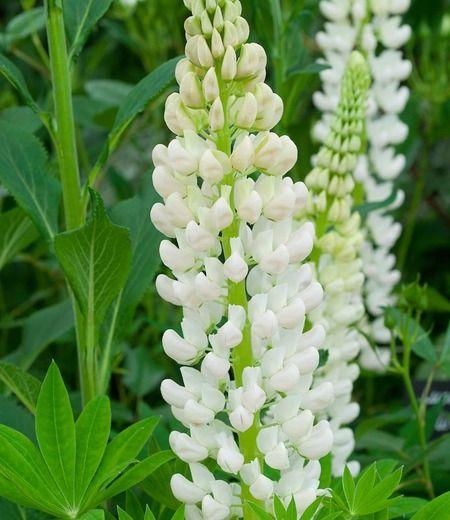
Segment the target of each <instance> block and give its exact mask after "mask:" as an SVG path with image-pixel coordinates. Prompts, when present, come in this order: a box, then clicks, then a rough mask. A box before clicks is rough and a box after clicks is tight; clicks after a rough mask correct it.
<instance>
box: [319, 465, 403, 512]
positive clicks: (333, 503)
mask: <svg viewBox="0 0 450 520" xmlns="http://www.w3.org/2000/svg"><path fill="white" fill-rule="evenodd" d="M387 468H389V469H390V471H388V472H386V469H387ZM387 468H386V467H385V465H384V464H383V462H381V461H380V462H378V463H374V464H372V465H371V466H369V467H368V468H367V469H366V470H365V471H364V472H363V473H362V474H361V475H360V476H359V478H358V479H357V480H356V481H355V479H354V478H353V476H352V475H351V473H350V471H349V469H348V468H345V470H344V474H343V477H342V485H341V486H339V487H337V488H334V489H333V491H332V496H331V497H330V498H324V499H323V502H322V504H323V509H321V511H320V513H319V516H318V518H320V519H325V518H326V519H328V518H346V517H347V516H351V517H352V518H365V517H366V516H367V515H374V514H377V515H381V513H382V512H384V511H389V508H390V507H391V505H393V504H394V503H395V500H396V499H394V498H392V494H393V493H394V492H395V490H396V489H397V487H398V485H399V483H400V480H401V477H402V468H399V469H396V470H394V469H393V468H392V466H391V464H389V465H388V466H387ZM333 515H335V516H333ZM377 518H378V517H377ZM380 518H383V516H380Z"/></svg>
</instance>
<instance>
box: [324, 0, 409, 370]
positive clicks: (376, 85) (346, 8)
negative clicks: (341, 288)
mask: <svg viewBox="0 0 450 520" xmlns="http://www.w3.org/2000/svg"><path fill="white" fill-rule="evenodd" d="M409 4H410V0H371V1H370V2H367V1H366V0H346V1H344V2H342V1H340V0H321V2H320V9H321V12H322V14H323V15H324V16H325V18H326V19H327V22H326V23H325V28H324V30H323V31H322V32H319V33H318V34H317V42H318V44H319V46H320V47H321V49H322V51H323V53H324V59H325V61H326V62H327V63H328V64H329V65H330V67H331V68H329V69H327V70H324V71H323V72H322V73H321V78H322V91H320V92H316V93H315V96H314V102H315V104H316V106H317V107H318V108H319V109H320V110H321V111H322V112H323V116H322V119H321V121H320V122H319V123H318V124H317V125H316V127H315V130H314V132H315V135H316V137H317V138H318V139H319V140H322V141H323V140H324V139H326V137H327V135H328V130H329V126H330V122H331V119H332V113H333V111H334V109H335V107H336V106H337V103H338V98H339V83H340V79H341V77H342V75H343V72H344V68H345V63H346V62H347V60H348V57H349V55H350V53H351V51H352V50H353V49H360V50H361V51H364V52H365V53H366V54H367V56H368V62H369V66H370V69H371V75H372V77H373V84H372V88H371V89H370V91H369V103H368V110H367V141H368V143H367V144H368V150H367V154H366V155H364V156H363V157H361V158H360V161H359V162H358V167H357V168H356V170H355V172H354V176H355V179H356V181H357V182H359V183H361V185H362V186H363V188H364V191H365V198H366V200H367V202H377V203H380V202H383V201H390V203H389V204H386V205H385V206H384V207H383V208H380V209H378V210H375V211H373V212H372V213H370V214H369V216H368V218H367V220H366V223H365V228H366V231H367V233H366V239H365V240H364V243H363V247H362V256H363V265H364V272H365V275H366V283H365V295H366V298H365V304H366V308H367V310H368V313H369V314H370V315H371V316H372V317H373V320H372V322H371V323H370V325H369V330H368V332H369V333H371V335H372V337H373V338H374V340H375V341H376V342H377V343H378V344H379V345H386V344H387V343H388V341H389V332H388V331H387V329H386V328H385V327H384V324H383V318H382V314H383V310H382V308H383V307H385V306H387V305H391V304H392V303H393V302H394V296H393V294H392V293H393V289H394V286H395V285H396V284H397V283H398V281H399V279H400V273H399V272H398V271H397V270H396V269H395V257H394V256H393V255H392V253H391V250H392V247H393V246H394V244H395V242H396V241H397V239H398V237H399V236H400V233H401V226H400V224H398V223H396V222H394V220H393V218H392V216H391V215H390V212H391V211H392V210H393V209H395V208H397V207H399V206H400V205H401V204H402V202H403V193H401V192H397V195H396V196H394V195H393V194H394V191H395V189H394V181H395V179H396V178H397V177H398V176H399V175H400V173H401V172H402V171H403V170H404V168H405V162H406V161H405V157H404V156H403V155H401V154H398V153H397V152H396V151H395V147H396V146H397V145H399V144H401V143H402V142H403V141H404V140H405V139H406V137H407V134H408V128H407V126H406V125H405V124H404V123H403V122H402V121H401V120H400V118H399V114H400V113H401V112H402V111H403V110H404V108H405V105H406V103H407V101H408V98H409V90H408V88H407V87H406V86H404V85H402V82H404V80H405V79H407V77H408V76H409V74H410V73H411V63H410V62H409V61H407V60H405V59H404V58H403V55H402V51H401V48H402V47H403V46H404V45H405V43H406V42H407V41H408V39H409V37H410V34H411V28H410V27H409V26H408V25H404V24H402V19H401V15H402V14H403V13H405V12H406V11H407V9H408V8H409ZM352 173H353V172H352ZM391 199H394V200H391ZM380 358H381V359H384V360H385V361H386V358H387V359H389V351H388V349H385V348H381V349H379V353H378V356H377V355H375V353H374V352H373V350H372V349H371V348H369V347H368V345H366V347H365V348H364V349H363V352H362V356H361V363H362V365H363V366H364V367H365V368H368V369H374V370H377V369H378V370H379V369H380V368H382V366H383V364H381V365H380Z"/></svg>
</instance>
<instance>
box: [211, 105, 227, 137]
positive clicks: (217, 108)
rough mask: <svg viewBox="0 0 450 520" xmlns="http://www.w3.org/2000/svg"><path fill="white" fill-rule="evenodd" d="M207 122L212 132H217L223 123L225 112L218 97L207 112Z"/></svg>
mask: <svg viewBox="0 0 450 520" xmlns="http://www.w3.org/2000/svg"><path fill="white" fill-rule="evenodd" d="M209 124H210V126H211V130H212V131H213V132H219V131H220V130H222V129H223V127H224V125H225V114H224V111H223V105H222V101H221V99H220V98H217V99H216V100H215V101H214V103H213V104H212V105H211V110H210V112H209Z"/></svg>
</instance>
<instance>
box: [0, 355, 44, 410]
mask: <svg viewBox="0 0 450 520" xmlns="http://www.w3.org/2000/svg"><path fill="white" fill-rule="evenodd" d="M0 379H1V380H2V381H3V382H4V383H5V385H6V386H7V387H8V388H9V389H10V390H11V391H12V392H14V394H15V395H16V396H17V397H18V398H19V399H20V401H21V402H22V403H23V404H24V405H25V406H26V407H27V408H28V410H30V412H31V413H34V412H35V411H36V402H37V398H38V395H39V390H40V388H41V382H40V381H39V380H38V379H36V378H35V377H33V376H32V375H31V374H28V373H27V372H25V371H24V370H22V369H21V368H19V367H17V366H15V365H12V364H11V363H5V362H0Z"/></svg>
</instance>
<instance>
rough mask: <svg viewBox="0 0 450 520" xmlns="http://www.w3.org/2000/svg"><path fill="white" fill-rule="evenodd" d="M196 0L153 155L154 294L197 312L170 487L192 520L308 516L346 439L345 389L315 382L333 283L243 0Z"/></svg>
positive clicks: (176, 337)
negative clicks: (254, 513)
mask: <svg viewBox="0 0 450 520" xmlns="http://www.w3.org/2000/svg"><path fill="white" fill-rule="evenodd" d="M185 5H186V6H187V7H188V9H190V11H191V13H192V16H190V17H189V18H188V20H187V22H186V25H185V28H186V38H187V44H186V56H187V58H186V59H184V60H182V61H181V62H180V63H179V64H178V66H177V70H176V78H177V81H178V84H179V86H180V92H179V93H174V94H172V95H171V96H169V98H168V99H167V102H166V111H165V120H166V122H167V125H168V127H169V128H170V129H171V130H172V131H173V132H174V133H175V134H176V136H177V137H176V138H175V139H173V141H171V143H170V144H169V145H168V146H167V147H165V146H163V145H158V146H157V147H156V148H155V150H154V153H153V160H154V163H155V172H154V174H153V181H154V184H155V189H156V190H157V191H158V193H159V194H160V195H161V197H162V198H163V203H157V204H156V205H155V206H154V208H153V209H152V212H151V217H152V220H153V222H154V224H155V226H156V227H157V228H158V229H159V230H160V231H161V232H162V233H164V234H165V235H166V236H167V237H168V238H169V240H164V241H163V242H162V244H161V258H162V260H163V262H164V264H165V265H166V266H167V267H168V268H169V269H170V270H171V271H172V276H171V277H170V276H166V275H161V276H159V277H158V279H157V290H158V293H159V294H160V296H161V297H162V298H164V299H165V300H167V301H168V302H170V303H172V304H174V305H179V306H181V307H182V308H183V316H184V317H183V321H182V324H181V333H179V332H175V331H173V330H168V331H166V332H165V334H164V337H163V347H164V350H165V352H166V353H167V355H168V356H169V357H171V358H172V359H174V360H175V361H177V362H178V363H179V364H180V365H182V368H181V376H182V384H178V383H177V382H175V381H171V380H166V381H164V382H163V383H162V385H161V392H162V395H163V397H164V399H165V400H166V401H167V402H168V403H169V405H170V406H171V409H172V412H173V414H174V416H175V417H176V418H177V419H178V420H179V421H180V422H181V423H182V424H183V425H184V426H185V427H186V428H187V430H188V433H181V432H172V433H171V435H170V445H171V447H172V449H173V451H174V452H175V453H176V454H177V455H178V456H179V458H180V459H182V460H183V461H185V462H186V463H188V464H189V466H190V470H191V478H190V479H187V478H186V477H184V476H182V475H175V476H174V477H173V478H172V490H173V493H174V495H175V497H176V498H177V499H179V500H180V501H182V502H184V503H185V504H186V518H205V519H228V518H248V517H250V516H251V513H250V511H249V509H248V508H249V506H248V504H247V503H246V501H247V500H253V501H256V502H259V504H260V505H261V507H264V508H266V509H267V510H268V511H270V512H273V499H274V495H275V494H276V495H278V496H279V497H280V498H281V499H282V500H283V501H284V502H285V503H286V504H288V503H289V502H290V500H291V499H292V497H294V499H295V503H296V506H297V511H298V517H300V515H301V513H302V512H303V511H304V509H305V508H306V507H308V505H309V504H310V503H312V502H313V501H314V500H315V498H316V497H317V495H318V494H319V493H320V490H319V489H318V487H319V476H320V464H319V462H318V460H319V459H320V458H322V457H324V456H325V455H327V453H328V452H329V451H330V449H331V446H332V443H333V432H332V428H331V426H330V424H329V423H328V421H326V420H323V417H322V415H323V413H324V410H325V409H326V408H327V407H329V406H331V403H332V401H333V386H332V385H331V384H329V383H324V384H322V385H318V386H316V387H313V380H314V373H315V371H316V370H317V367H318V365H319V349H320V348H321V347H322V345H323V343H324V340H325V335H324V330H323V328H322V327H321V326H320V325H317V326H315V327H313V328H311V326H310V322H311V312H312V311H313V309H315V308H317V307H318V306H320V303H321V301H322V298H323V290H322V287H321V286H320V284H319V283H318V282H317V281H316V280H314V276H313V270H312V269H311V267H310V266H309V265H308V264H306V263H303V262H304V261H305V260H306V259H307V257H308V256H309V254H310V253H311V251H312V249H313V244H314V237H315V231H314V226H313V224H312V222H311V221H305V222H299V221H298V220H297V219H296V218H295V216H296V215H297V214H299V213H300V212H302V211H306V205H307V201H308V190H307V188H306V186H305V184H303V183H301V182H298V183H294V182H293V181H292V179H290V178H289V177H287V176H286V177H285V175H286V174H287V173H288V171H289V170H290V169H291V168H292V167H293V166H294V165H295V162H296V161H297V156H298V153H297V148H296V146H295V144H294V143H293V142H292V141H291V140H290V139H289V138H288V137H287V136H281V137H280V136H278V135H277V134H275V133H274V132H273V131H272V129H273V127H274V126H275V125H276V124H277V123H278V122H279V121H280V118H281V116H282V112H283V103H282V101H281V99H280V97H279V96H277V95H276V94H275V93H274V92H273V91H272V90H271V89H270V88H269V87H268V86H267V85H266V84H265V83H264V79H265V75H266V71H265V67H266V63H267V58H266V54H265V52H264V49H263V48H262V47H261V46H259V45H257V44H254V43H247V38H248V35H249V28H248V24H247V22H246V21H245V20H244V18H242V17H241V11H242V8H241V4H240V1H239V0H207V2H206V3H205V2H204V0H185ZM250 176H251V177H250ZM316 413H318V414H320V415H321V416H320V417H317V418H316V417H315V414H316ZM207 459H213V460H215V461H216V462H217V464H218V466H219V467H220V469H221V471H222V472H225V473H227V474H228V475H229V477H228V479H227V482H225V481H222V480H216V477H215V475H214V474H213V472H211V471H210V470H208V469H207V468H206V461H207ZM264 465H266V466H269V467H271V468H272V471H271V472H270V473H268V474H265V466H264ZM273 470H276V471H279V475H280V476H279V479H278V480H272V479H273V474H274V471H273ZM269 475H271V477H270V476H269Z"/></svg>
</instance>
